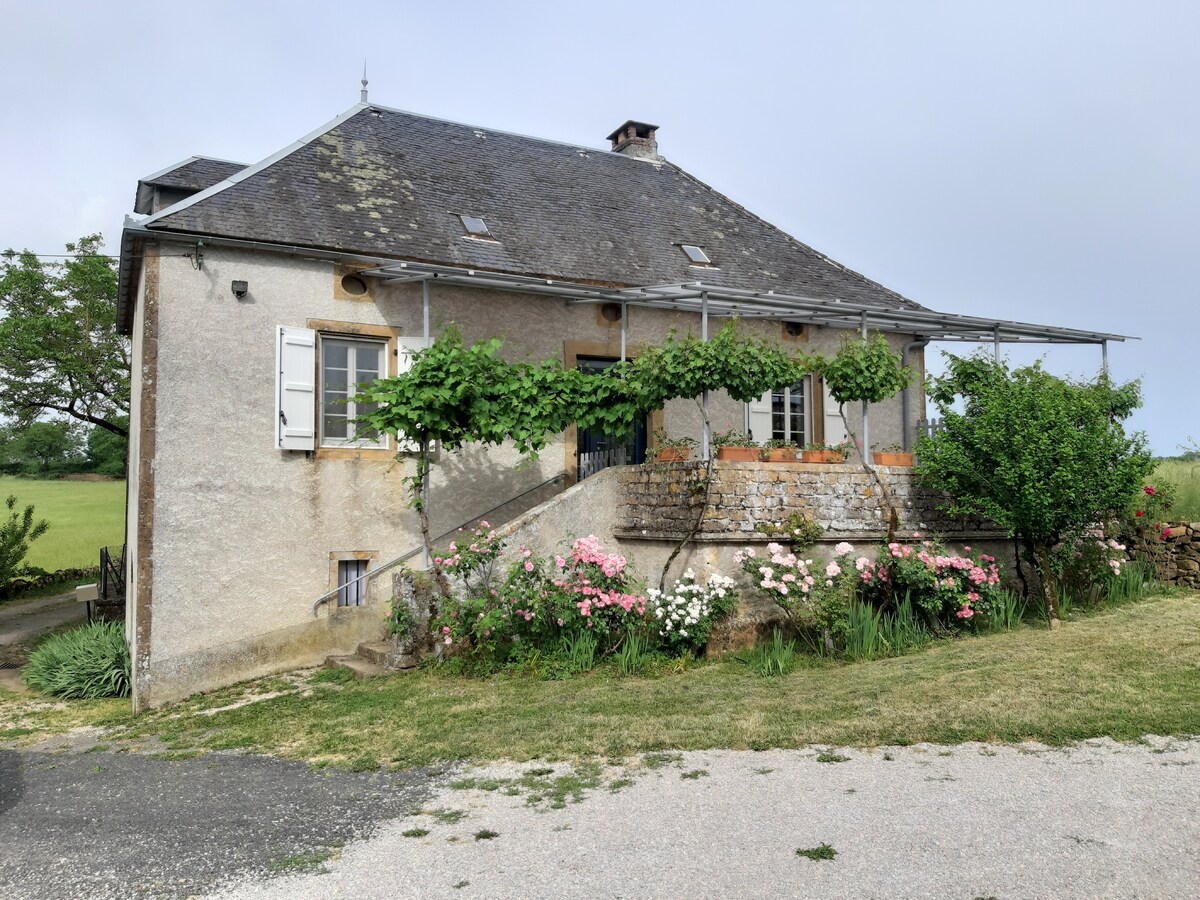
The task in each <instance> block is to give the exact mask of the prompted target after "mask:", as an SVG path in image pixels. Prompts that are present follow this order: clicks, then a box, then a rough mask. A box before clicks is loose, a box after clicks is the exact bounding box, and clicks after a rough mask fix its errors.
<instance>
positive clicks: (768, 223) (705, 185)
mask: <svg viewBox="0 0 1200 900" xmlns="http://www.w3.org/2000/svg"><path fill="white" fill-rule="evenodd" d="M663 162H664V163H666V164H667V165H668V166H670V167H671V168H673V169H675V171H677V172H679V174H681V175H683V176H684V177H685V178H687V179H690V180H691V181H694V182H695V183H696V184H698V185H699V186H700V187H702V188H704V189H705V190H706V191H708V192H709V193H710V194H715V195H716V196H717V197H720V198H721V200H723V201H724V202H726V203H728V204H729V205H730V206H734V207H736V208H737V209H740V210H741V211H742V212H744V213H745V214H746V215H748V216H750V218H752V219H755V220H756V221H758V222H760V223H762V224H763V225H766V226H767V227H768V228H771V229H773V230H774V231H777V232H779V233H780V234H782V235H783V236H784V237H785V238H787V240H788V241H790V242H791V243H793V244H795V245H796V246H797V247H802V248H804V249H805V250H807V251H809V252H810V253H813V254H815V255H816V256H818V257H819V258H820V259H821V260H822V261H824V262H827V263H829V264H830V265H832V266H833V267H834V268H837V269H840V270H841V271H842V272H845V273H846V274H847V275H853V276H854V277H855V278H860V279H862V280H863V281H864V282H866V283H867V284H869V285H871V286H872V287H876V288H879V289H880V290H881V291H883V292H885V293H887V294H890V295H891V296H893V297H895V298H896V299H897V300H899V301H901V302H902V303H907V304H911V305H912V307H913V308H915V309H925V308H926V307H924V306H922V305H921V304H920V303H917V301H915V300H910V299H909V298H908V297H905V296H904V295H903V294H901V293H898V292H897V291H894V290H892V289H891V288H890V287H887V286H886V285H883V284H880V283H879V282H878V281H875V280H874V279H873V278H868V277H867V276H866V275H864V274H863V273H862V272H858V271H855V270H854V269H851V268H850V267H849V266H847V265H844V264H843V263H840V262H838V261H837V260H836V259H833V258H831V257H829V256H827V255H825V254H824V253H822V252H821V251H820V250H818V249H816V248H815V247H812V246H810V245H808V244H806V243H804V241H802V240H800V239H799V238H797V237H795V236H794V235H793V234H792V233H791V232H788V231H785V230H784V229H782V228H780V227H779V226H778V225H776V224H775V223H774V222H771V221H770V220H768V219H764V218H763V217H762V216H760V215H759V214H758V213H756V212H754V211H753V210H751V209H748V208H747V207H745V206H743V205H742V204H741V203H738V202H737V201H736V200H734V199H733V198H732V197H729V196H727V195H726V194H723V193H722V192H721V191H718V190H717V189H716V188H715V187H713V186H712V185H711V184H709V183H708V182H706V181H701V180H700V179H699V178H697V177H696V176H695V175H693V174H692V173H691V172H689V171H688V170H687V169H685V168H683V167H682V166H679V165H677V164H675V163H673V162H671V161H670V160H666V159H664V160H663Z"/></svg>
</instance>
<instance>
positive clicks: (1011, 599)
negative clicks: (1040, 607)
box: [988, 590, 1029, 631]
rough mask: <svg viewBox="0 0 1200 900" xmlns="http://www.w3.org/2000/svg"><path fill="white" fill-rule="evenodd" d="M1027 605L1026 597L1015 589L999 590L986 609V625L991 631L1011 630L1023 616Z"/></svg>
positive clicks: (1019, 622)
mask: <svg viewBox="0 0 1200 900" xmlns="http://www.w3.org/2000/svg"><path fill="white" fill-rule="evenodd" d="M1028 606H1029V600H1028V598H1026V597H1022V596H1021V595H1020V594H1018V593H1017V592H1016V591H1011V590H1004V591H999V592H998V593H997V594H996V597H995V599H994V600H993V601H992V605H991V607H990V608H989V609H988V625H989V626H990V627H991V629H992V630H993V631H1012V630H1013V629H1014V628H1016V627H1017V626H1018V625H1020V624H1021V620H1022V619H1024V618H1025V610H1026V608H1027V607H1028Z"/></svg>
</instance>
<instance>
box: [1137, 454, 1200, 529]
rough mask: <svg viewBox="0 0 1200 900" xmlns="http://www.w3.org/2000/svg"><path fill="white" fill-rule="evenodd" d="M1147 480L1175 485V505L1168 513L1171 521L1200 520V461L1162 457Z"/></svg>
mask: <svg viewBox="0 0 1200 900" xmlns="http://www.w3.org/2000/svg"><path fill="white" fill-rule="evenodd" d="M1147 481H1150V482H1152V483H1153V482H1158V481H1169V482H1171V483H1172V484H1173V485H1175V490H1176V499H1175V505H1174V506H1173V507H1172V508H1171V512H1170V513H1168V516H1169V518H1170V519H1171V521H1172V522H1200V462H1192V461H1190V460H1182V459H1164V460H1163V461H1162V462H1160V463H1159V464H1158V468H1157V469H1155V470H1154V474H1153V475H1151V476H1150V477H1149V478H1148V479H1147Z"/></svg>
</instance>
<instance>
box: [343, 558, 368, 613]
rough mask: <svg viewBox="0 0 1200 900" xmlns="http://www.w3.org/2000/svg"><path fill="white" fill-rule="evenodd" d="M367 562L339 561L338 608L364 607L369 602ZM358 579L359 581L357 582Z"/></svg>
mask: <svg viewBox="0 0 1200 900" xmlns="http://www.w3.org/2000/svg"><path fill="white" fill-rule="evenodd" d="M366 574H367V560H365V559H344V560H339V561H338V599H337V604H338V606H362V605H363V604H364V603H366V602H367V580H366V579H365V578H363V577H362V576H363V575H366ZM355 579H358V580H355Z"/></svg>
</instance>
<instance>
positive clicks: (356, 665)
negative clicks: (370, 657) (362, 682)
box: [325, 656, 383, 679]
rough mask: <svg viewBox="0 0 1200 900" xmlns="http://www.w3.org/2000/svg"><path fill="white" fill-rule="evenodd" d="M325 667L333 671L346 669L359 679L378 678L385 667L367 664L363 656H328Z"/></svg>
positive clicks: (371, 663)
mask: <svg viewBox="0 0 1200 900" xmlns="http://www.w3.org/2000/svg"><path fill="white" fill-rule="evenodd" d="M325 665H327V666H329V668H331V669H346V670H347V671H350V672H353V673H354V675H355V677H356V678H359V679H365V678H378V677H379V676H380V675H382V674H383V666H381V665H379V664H377V663H373V662H367V661H366V660H365V659H363V658H362V657H361V656H327V657H326V658H325Z"/></svg>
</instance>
